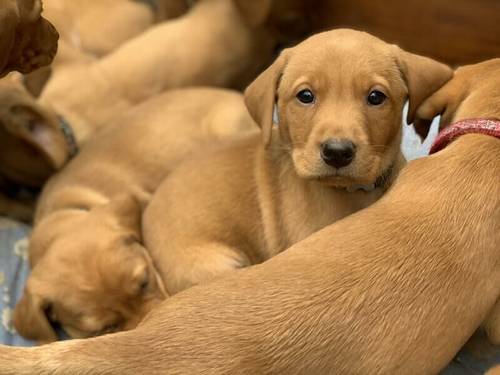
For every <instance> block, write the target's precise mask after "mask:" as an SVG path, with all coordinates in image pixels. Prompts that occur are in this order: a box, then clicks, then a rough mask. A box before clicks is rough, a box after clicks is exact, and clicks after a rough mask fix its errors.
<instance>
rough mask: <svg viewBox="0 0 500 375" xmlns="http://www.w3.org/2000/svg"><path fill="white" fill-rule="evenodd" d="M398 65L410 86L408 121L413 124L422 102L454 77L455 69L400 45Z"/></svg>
mask: <svg viewBox="0 0 500 375" xmlns="http://www.w3.org/2000/svg"><path fill="white" fill-rule="evenodd" d="M398 65H399V68H400V70H401V72H402V74H403V78H404V80H405V81H406V85H407V87H408V98H409V102H410V103H409V108H408V116H407V119H406V122H407V123H408V124H411V123H413V121H414V120H415V113H416V111H417V108H418V107H419V106H420V104H422V102H423V101H424V100H425V99H426V98H427V97H429V96H430V95H432V94H433V93H434V92H435V91H437V90H438V89H439V88H440V87H441V86H443V85H444V84H445V83H446V82H448V81H449V80H450V79H451V78H452V77H453V70H452V69H451V68H450V67H449V66H447V65H445V64H442V63H440V62H437V61H435V60H432V59H430V58H428V57H424V56H419V55H414V54H412V53H408V52H405V51H403V50H401V49H400V48H399V47H398Z"/></svg>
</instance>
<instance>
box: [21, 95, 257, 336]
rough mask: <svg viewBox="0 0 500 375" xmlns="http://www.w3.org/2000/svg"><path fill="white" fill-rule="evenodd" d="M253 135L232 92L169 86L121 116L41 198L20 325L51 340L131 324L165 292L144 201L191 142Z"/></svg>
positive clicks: (28, 333) (250, 123)
mask: <svg viewBox="0 0 500 375" xmlns="http://www.w3.org/2000/svg"><path fill="white" fill-rule="evenodd" d="M252 131H257V127H256V126H255V123H254V122H253V121H252V119H251V117H250V115H249V114H248V112H247V111H246V108H245V105H244V103H243V97H242V95H241V94H239V93H235V92H230V91H224V90H218V89H185V90H172V91H171V92H169V93H166V94H164V95H161V96H158V97H157V98H154V99H151V100H150V101H147V102H146V103H144V104H142V105H140V106H138V107H137V108H135V109H134V110H133V111H131V112H129V113H127V114H126V115H125V116H124V117H123V118H122V119H120V120H119V121H118V122H117V124H116V125H114V126H112V127H111V128H109V129H106V131H104V132H103V133H102V134H101V135H100V136H99V138H97V139H96V140H95V141H94V142H92V143H90V144H88V145H87V147H85V148H84V149H83V150H82V152H81V153H80V154H79V155H78V156H77V157H76V158H75V159H73V160H72V161H71V162H70V163H69V164H68V166H67V167H66V168H64V169H63V170H62V171H61V172H60V173H58V174H57V175H56V176H54V177H53V178H52V179H51V180H50V181H49V182H48V183H47V185H46V187H45V188H44V190H43V192H42V195H41V197H40V199H39V203H38V207H37V212H36V216H35V226H34V229H33V233H32V236H31V239H30V245H29V256H30V263H31V266H32V269H33V271H32V273H31V275H30V277H29V278H28V281H27V285H26V288H25V291H24V294H23V297H22V298H21V300H20V302H19V303H18V304H17V306H16V308H15V311H14V325H15V327H16V329H17V331H18V332H19V333H20V334H21V335H23V336H25V337H27V338H31V339H35V340H38V341H39V342H42V343H43V342H49V341H54V340H56V335H55V333H54V330H53V329H52V327H51V322H57V323H59V324H60V325H62V327H63V328H64V329H65V331H66V332H68V333H69V334H70V336H72V337H88V336H94V335H98V334H103V333H107V332H110V331H117V330H124V329H130V328H133V327H135V326H136V325H137V323H138V322H139V320H140V319H141V318H142V317H143V316H144V315H145V314H146V312H148V311H149V310H150V309H151V308H152V306H153V305H155V304H156V303H158V301H159V300H160V299H162V298H164V297H165V292H164V291H163V290H162V287H161V280H160V279H159V278H157V277H156V274H157V273H156V270H155V269H154V267H153V263H152V261H151V259H150V257H149V255H148V253H147V251H146V249H145V248H144V246H143V245H142V241H141V229H140V221H141V214H142V209H141V203H143V202H145V201H146V200H147V199H148V198H149V195H150V194H151V193H152V192H153V191H154V189H155V188H156V187H157V186H158V184H159V183H160V181H161V180H162V179H163V177H164V176H165V175H166V174H167V173H168V172H169V171H170V170H171V169H172V168H173V166H174V165H175V164H176V163H177V162H178V160H180V159H181V158H183V157H185V156H186V155H188V154H190V153H191V152H193V151H194V150H196V149H197V148H198V147H201V146H203V145H205V146H207V145H210V144H214V143H216V142H217V141H219V140H223V139H229V138H232V137H236V136H237V135H238V134H240V133H242V134H246V133H247V132H252Z"/></svg>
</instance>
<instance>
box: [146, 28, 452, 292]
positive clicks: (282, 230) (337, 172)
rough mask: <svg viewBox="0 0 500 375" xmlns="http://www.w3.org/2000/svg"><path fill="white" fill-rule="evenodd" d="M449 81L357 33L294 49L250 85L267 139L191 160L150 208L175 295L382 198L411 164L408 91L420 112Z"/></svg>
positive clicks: (424, 63)
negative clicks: (406, 133) (404, 138)
mask: <svg viewBox="0 0 500 375" xmlns="http://www.w3.org/2000/svg"><path fill="white" fill-rule="evenodd" d="M450 77H451V70H450V69H449V68H448V67H446V66H444V65H442V64H440V63H438V62H435V61H433V60H430V59H427V58H424V57H421V56H416V55H412V54H410V53H407V52H404V51H402V50H401V49H399V48H398V47H397V46H394V45H389V44H387V43H385V42H383V41H381V40H379V39H377V38H375V37H373V36H370V35H368V34H366V33H362V32H358V31H353V30H343V29H341V30H335V31H330V32H327V33H323V34H318V35H316V36H313V37H311V38H310V39H308V40H306V41H305V42H303V43H301V44H300V45H298V46H297V47H295V48H292V49H289V50H285V51H284V52H283V53H282V55H281V56H280V57H279V58H278V59H277V61H276V62H275V63H274V64H273V65H272V66H271V67H269V68H268V69H267V70H266V71H265V72H264V73H263V74H262V75H261V76H260V77H259V78H257V80H256V81H255V82H254V83H252V84H251V85H250V86H249V87H248V89H247V90H246V93H245V97H246V103H247V106H248V109H249V111H250V113H251V114H252V116H253V118H254V119H255V121H256V122H257V123H258V124H259V125H260V127H261V128H262V135H263V137H258V136H254V137H252V138H250V139H248V140H245V141H242V142H241V143H239V144H235V145H232V146H231V147H229V148H227V149H225V150H222V151H220V152H217V153H215V154H213V155H210V156H208V155H202V156H200V157H199V158H194V159H189V160H187V161H186V162H185V163H183V164H182V165H181V166H180V167H179V168H177V169H176V170H175V171H174V172H173V173H172V174H171V176H169V178H167V180H166V181H165V182H164V183H163V184H162V185H161V186H160V187H159V189H158V191H157V192H156V193H155V195H154V197H153V199H152V200H151V202H150V204H149V205H148V207H147V210H146V211H145V214H144V241H145V244H146V248H148V249H149V250H150V252H151V254H152V256H153V258H154V259H155V262H157V265H158V267H159V271H160V273H161V274H162V276H163V280H164V282H165V286H166V288H167V289H168V291H169V292H170V293H171V294H174V293H177V292H179V291H181V290H184V289H186V288H188V287H190V286H192V285H194V284H198V283H200V282H204V281H206V280H209V279H211V278H213V277H215V276H218V275H220V274H222V273H225V272H227V271H230V270H234V269H237V268H240V267H245V266H248V265H250V264H255V263H260V262H262V261H264V260H266V259H269V258H270V257H272V256H274V255H276V254H278V253H279V252H281V251H282V250H284V249H286V248H287V247H289V246H291V245H292V244H294V243H296V242H298V241H300V240H302V239H304V238H305V237H307V236H309V235H310V234H311V233H313V232H315V231H317V230H319V229H321V228H323V227H325V226H326V225H328V224H331V223H333V222H334V221H336V220H339V219H341V218H343V217H345V216H348V215H350V214H352V213H353V212H355V211H357V210H360V209H362V208H364V207H366V206H368V205H370V204H371V203H373V202H375V201H376V200H377V199H378V198H380V196H381V195H382V194H383V192H384V191H385V190H386V189H387V187H388V186H389V185H390V183H391V181H392V180H393V179H394V177H395V176H396V175H397V173H398V171H399V169H400V168H401V167H402V165H403V164H404V159H403V157H402V155H401V152H400V143H401V114H402V110H403V105H404V103H405V101H406V99H407V98H409V100H410V107H411V109H410V113H413V112H414V108H415V106H416V105H418V104H419V103H420V102H421V101H422V100H423V98H425V96H428V95H429V94H430V93H432V92H433V91H434V90H436V89H437V88H439V87H440V86H441V85H442V84H443V83H444V82H446V80H448V79H449V78H450ZM273 107H274V110H275V118H274V120H273ZM273 122H277V123H278V124H273ZM273 128H274V129H273ZM260 138H263V139H262V140H261V139H260ZM263 145H265V146H267V150H265V149H264V147H263Z"/></svg>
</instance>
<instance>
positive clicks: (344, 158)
mask: <svg viewBox="0 0 500 375" xmlns="http://www.w3.org/2000/svg"><path fill="white" fill-rule="evenodd" d="M355 155H356V145H355V144H354V143H352V142H351V141H349V140H348V139H328V140H327V141H325V142H323V143H322V144H321V158H322V159H323V161H324V162H325V163H326V164H328V165H330V166H332V167H335V168H342V167H345V166H346V165H349V164H350V163H351V161H352V160H353V159H354V156H355Z"/></svg>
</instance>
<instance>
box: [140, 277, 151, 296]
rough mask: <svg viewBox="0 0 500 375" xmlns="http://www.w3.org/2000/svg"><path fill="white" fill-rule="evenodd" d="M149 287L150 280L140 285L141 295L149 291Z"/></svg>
mask: <svg viewBox="0 0 500 375" xmlns="http://www.w3.org/2000/svg"><path fill="white" fill-rule="evenodd" d="M148 286H149V280H144V281H143V282H142V283H141V285H139V290H140V292H141V293H144V292H145V291H146V290H147V289H148Z"/></svg>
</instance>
